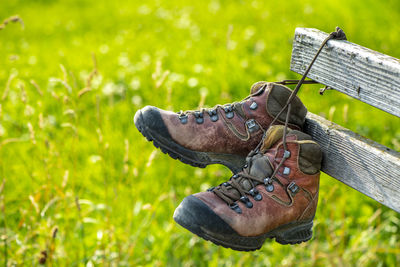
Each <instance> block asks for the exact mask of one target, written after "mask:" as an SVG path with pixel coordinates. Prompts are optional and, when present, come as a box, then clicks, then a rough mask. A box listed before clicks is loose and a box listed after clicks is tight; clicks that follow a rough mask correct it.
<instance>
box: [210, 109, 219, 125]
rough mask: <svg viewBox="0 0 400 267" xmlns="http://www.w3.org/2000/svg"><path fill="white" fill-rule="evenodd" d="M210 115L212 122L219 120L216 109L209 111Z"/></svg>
mask: <svg viewBox="0 0 400 267" xmlns="http://www.w3.org/2000/svg"><path fill="white" fill-rule="evenodd" d="M208 115H210V120H211V121H212V122H216V121H217V120H218V114H217V110H216V109H212V110H209V111H208Z"/></svg>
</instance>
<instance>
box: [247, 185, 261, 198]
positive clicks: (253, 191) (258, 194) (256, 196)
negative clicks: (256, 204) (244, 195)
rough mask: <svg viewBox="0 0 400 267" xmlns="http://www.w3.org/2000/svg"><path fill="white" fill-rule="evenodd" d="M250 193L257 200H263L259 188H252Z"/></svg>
mask: <svg viewBox="0 0 400 267" xmlns="http://www.w3.org/2000/svg"><path fill="white" fill-rule="evenodd" d="M249 193H250V195H251V196H252V197H253V198H254V200H255V201H261V200H262V195H261V194H260V192H258V190H257V188H252V189H250V191H249Z"/></svg>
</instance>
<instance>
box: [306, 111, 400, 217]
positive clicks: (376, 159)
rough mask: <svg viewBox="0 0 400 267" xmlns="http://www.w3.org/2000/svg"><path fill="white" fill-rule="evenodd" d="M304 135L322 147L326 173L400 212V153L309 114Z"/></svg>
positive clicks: (323, 164) (323, 167)
mask: <svg viewBox="0 0 400 267" xmlns="http://www.w3.org/2000/svg"><path fill="white" fill-rule="evenodd" d="M304 131H305V132H306V133H308V134H310V135H311V136H312V137H313V139H314V140H315V141H316V142H318V143H319V144H320V145H321V148H322V151H323V161H322V171H323V172H325V173H326V174H328V175H330V176H332V177H333V178H335V179H337V180H339V181H341V182H343V183H345V184H347V185H349V186H350V187H352V188H354V189H356V190H357V191H360V192H361V193H363V194H365V195H367V196H369V197H371V198H373V199H375V200H376V201H378V202H380V203H382V204H383V205H385V206H388V207H389V208H391V209H393V210H395V211H397V212H400V153H398V152H396V151H394V150H391V149H389V148H387V147H385V146H383V145H380V144H378V143H376V142H374V141H372V140H369V139H367V138H364V137H361V136H360V135H358V134H356V133H354V132H352V131H350V130H348V129H345V128H343V127H341V126H339V125H337V124H335V123H333V122H330V121H328V120H325V119H324V118H322V117H320V116H317V115H315V114H312V113H310V112H309V113H308V114H307V119H306V124H305V128H304Z"/></svg>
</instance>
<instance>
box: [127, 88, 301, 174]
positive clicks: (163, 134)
mask: <svg viewBox="0 0 400 267" xmlns="http://www.w3.org/2000/svg"><path fill="white" fill-rule="evenodd" d="M250 91H251V94H250V96H248V97H247V98H245V99H244V100H242V101H240V102H235V103H232V104H225V105H217V106H215V107H213V108H208V109H202V110H200V111H185V112H178V113H174V112H171V111H165V110H161V109H159V108H156V107H152V106H146V107H144V108H143V109H140V110H138V111H137V112H136V114H135V118H134V122H135V125H136V127H137V129H138V130H139V131H140V132H141V133H142V134H143V135H144V136H145V137H146V138H147V140H149V141H153V144H154V146H156V147H159V148H160V149H161V151H162V152H164V153H166V154H169V155H170V156H171V157H172V158H174V159H179V160H180V161H182V162H183V163H186V164H190V165H192V166H195V167H201V168H204V167H205V166H207V165H209V164H215V163H219V164H223V165H225V166H227V167H228V168H229V169H231V170H232V171H233V172H234V173H236V172H238V171H240V169H241V167H242V166H243V165H244V162H245V159H246V155H247V154H248V153H249V152H250V151H251V150H252V149H254V148H255V147H256V146H257V144H258V143H259V142H260V140H261V138H262V136H263V133H264V131H265V129H267V128H268V126H269V125H270V124H271V122H272V120H273V119H274V118H275V116H277V114H278V112H279V111H281V109H282V107H283V106H284V105H285V104H286V102H287V100H288V98H289V96H290V94H291V93H292V91H291V90H290V89H289V88H288V87H286V86H283V85H280V84H276V83H267V82H258V83H256V84H254V85H253V86H252V88H251V90H250ZM306 113H307V109H306V108H305V106H304V105H303V103H302V102H301V100H300V99H299V98H298V97H297V96H296V97H295V98H294V99H293V101H292V112H291V113H290V114H291V115H290V117H289V126H290V127H291V128H293V129H299V130H300V129H301V128H302V126H303V124H304V121H305V116H306ZM285 117H286V111H285V112H283V113H282V114H281V115H280V116H279V118H278V119H277V121H276V123H275V124H283V123H284V121H285Z"/></svg>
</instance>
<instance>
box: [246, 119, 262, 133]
mask: <svg viewBox="0 0 400 267" xmlns="http://www.w3.org/2000/svg"><path fill="white" fill-rule="evenodd" d="M246 126H247V129H249V132H250V133H252V132H255V131H257V130H258V129H259V128H260V127H259V126H258V125H257V123H256V121H255V120H254V119H251V120H248V121H246Z"/></svg>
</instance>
